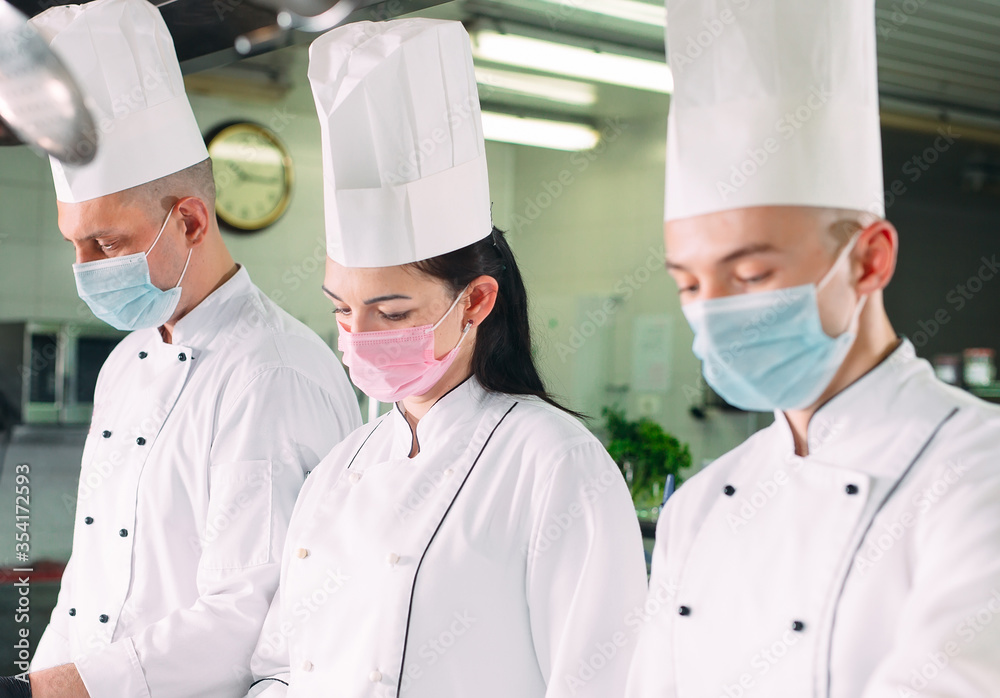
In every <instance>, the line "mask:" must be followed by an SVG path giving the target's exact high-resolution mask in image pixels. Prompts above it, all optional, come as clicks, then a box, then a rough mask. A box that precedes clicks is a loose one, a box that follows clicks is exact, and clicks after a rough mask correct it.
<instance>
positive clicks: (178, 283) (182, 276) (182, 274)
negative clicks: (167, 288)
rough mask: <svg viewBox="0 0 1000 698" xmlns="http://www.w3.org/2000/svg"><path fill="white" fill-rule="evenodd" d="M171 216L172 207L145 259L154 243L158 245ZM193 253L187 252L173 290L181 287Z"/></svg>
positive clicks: (154, 245)
mask: <svg viewBox="0 0 1000 698" xmlns="http://www.w3.org/2000/svg"><path fill="white" fill-rule="evenodd" d="M172 215H174V207H173V206H171V207H170V210H169V211H167V217H166V218H164V219H163V225H161V226H160V232H158V233H157V234H156V239H155V240H153V244H152V245H150V246H149V249H148V250H146V256H147V257H148V256H149V253H150V252H152V251H153V248H154V247H156V243H158V242H159V241H160V237H161V236H162V235H163V231H164V230H166V229H167V223H169V222H170V216H172ZM193 252H194V250H188V258H187V261H186V262H184V269H182V270H181V276H180V278H179V279H177V283H176V284H174V288H177V287H178V286H180V285H181V281H183V280H184V275H185V274H187V270H188V265H189V264H191V254H192V253H193Z"/></svg>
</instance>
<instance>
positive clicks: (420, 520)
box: [250, 377, 646, 698]
mask: <svg viewBox="0 0 1000 698" xmlns="http://www.w3.org/2000/svg"><path fill="white" fill-rule="evenodd" d="M416 436H417V441H418V444H419V447H420V450H419V453H418V454H417V455H416V456H415V457H413V458H412V459H411V458H409V453H410V450H411V446H412V441H411V439H412V432H411V429H410V426H409V424H408V423H407V420H406V417H405V416H404V414H403V412H402V411H401V407H400V405H399V404H398V403H397V406H396V407H395V408H394V409H393V410H392V411H390V412H388V413H386V414H385V415H383V416H382V417H381V418H379V419H378V420H377V421H375V422H374V423H372V424H370V425H366V426H365V427H363V428H362V429H360V430H359V431H357V432H356V433H355V434H353V435H351V436H350V437H349V438H348V439H346V440H345V441H344V442H343V443H342V444H340V445H339V446H338V447H337V448H335V449H334V450H333V452H332V453H331V454H330V455H329V456H328V457H327V458H326V459H325V460H324V461H323V463H322V464H321V465H320V466H319V468H317V469H316V470H315V471H314V472H313V473H312V474H311V475H310V476H309V478H308V479H307V481H306V484H305V486H304V487H303V491H302V494H301V495H300V497H299V501H298V502H297V504H296V508H295V512H294V513H293V515H292V522H291V524H290V526H289V532H288V539H287V542H286V544H285V545H286V550H285V556H284V559H283V561H282V571H281V572H282V574H281V585H280V587H279V590H278V593H277V594H276V595H275V600H274V603H273V604H272V606H271V610H270V613H269V614H268V618H267V621H266V622H265V627H264V632H263V633H262V635H261V639H260V642H259V643H258V646H257V650H256V651H255V653H254V660H253V671H254V676H255V678H257V679H261V678H264V677H272V679H271V680H267V679H265V680H263V681H261V682H260V683H257V684H256V685H255V686H254V687H253V689H252V690H251V692H250V695H263V696H266V697H267V698H276V697H277V696H288V697H289V698H292V697H293V696H294V697H298V698H302V697H305V696H309V697H312V696H329V695H338V696H372V697H373V698H388V697H390V696H393V697H394V696H402V697H405V698H432V697H433V698H441V697H443V696H476V697H477V698H512V697H514V696H516V697H517V698H536V697H537V698H541V697H543V696H544V697H545V698H556V697H559V698H562V697H569V696H582V697H587V698H589V697H594V698H597V697H598V696H599V697H600V698H608V697H609V696H620V695H621V694H622V692H623V690H624V686H625V678H626V674H627V671H628V663H629V659H630V657H631V654H632V651H633V649H634V645H635V636H634V634H630V633H629V628H628V626H627V624H626V621H627V616H628V615H629V614H630V613H634V612H636V611H638V610H639V609H640V608H641V605H642V603H643V600H644V598H645V592H646V568H645V559H644V555H643V550H642V540H641V533H640V531H639V526H638V521H637V519H636V515H635V509H634V506H633V504H632V501H631V498H630V497H629V493H628V489H627V487H626V486H625V483H624V480H623V479H622V477H621V474H620V472H619V471H618V469H617V467H616V466H615V464H614V462H613V461H612V460H611V458H610V457H609V456H608V454H607V452H606V451H605V449H604V448H603V446H602V445H601V443H600V442H599V441H598V440H597V439H596V438H595V437H594V436H593V435H591V434H590V433H589V432H588V431H587V430H586V429H585V428H584V426H583V425H582V424H581V423H580V422H578V421H577V420H576V419H574V418H573V417H571V416H569V415H568V414H566V413H564V412H562V411H561V410H559V409H557V408H555V407H552V406H551V405H548V404H546V403H544V402H543V401H541V400H539V399H537V398H534V397H522V396H516V397H515V396H510V395H505V394H498V393H492V392H488V391H486V390H485V389H484V388H483V387H482V385H481V384H480V383H479V382H478V381H477V380H476V379H475V378H474V377H473V378H469V379H467V380H466V381H465V382H463V383H461V384H460V385H459V386H457V387H456V388H455V389H453V390H452V391H451V392H449V393H447V394H446V395H444V396H443V397H442V398H440V399H439V400H438V401H437V402H436V403H435V404H434V405H433V406H432V407H431V409H430V410H429V411H428V412H427V414H426V415H425V416H424V417H423V418H422V419H420V421H419V422H418V423H417V427H416ZM274 679H277V680H274ZM286 683H287V685H286Z"/></svg>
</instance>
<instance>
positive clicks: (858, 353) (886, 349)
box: [785, 298, 900, 456]
mask: <svg viewBox="0 0 1000 698" xmlns="http://www.w3.org/2000/svg"><path fill="white" fill-rule="evenodd" d="M899 342H900V340H899V338H898V337H897V336H896V332H895V330H893V329H892V325H891V324H890V323H889V318H888V316H887V315H886V314H885V309H884V307H883V306H882V303H881V298H879V299H875V298H870V299H869V301H868V305H867V306H866V307H865V309H864V311H863V312H862V313H861V317H860V318H859V322H858V337H857V339H856V340H855V341H854V345H853V346H852V347H851V350H850V351H849V352H848V354H847V357H846V358H845V359H844V363H843V364H841V366H840V369H839V370H838V371H837V373H836V374H835V375H834V377H833V380H832V381H830V385H828V386H827V388H826V390H824V391H823V394H822V395H820V397H819V399H818V400H817V401H816V402H815V403H813V404H812V405H810V406H809V407H807V408H805V409H802V410H788V411H786V412H785V418H786V419H787V420H788V426H789V427H790V428H791V430H792V437H793V438H794V440H795V453H796V454H797V455H799V456H807V455H809V422H810V420H811V419H812V417H813V415H814V414H816V412H817V411H818V410H819V409H820V408H821V407H822V406H823V405H825V404H826V403H827V402H829V401H830V400H832V399H833V398H834V397H836V396H837V395H838V394H840V393H841V392H843V391H844V390H846V389H847V388H849V387H850V386H851V385H852V384H853V383H854V382H855V381H857V380H858V379H859V378H861V377H862V376H864V375H865V374H866V373H868V372H869V371H871V370H872V369H873V368H875V367H876V366H878V365H879V364H880V363H882V361H884V360H885V358H886V357H887V356H889V354H891V353H892V352H893V351H895V350H896V348H897V347H898V346H899Z"/></svg>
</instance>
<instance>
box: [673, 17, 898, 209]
mask: <svg viewBox="0 0 1000 698" xmlns="http://www.w3.org/2000/svg"><path fill="white" fill-rule="evenodd" d="M667 7H668V17H669V21H668V22H667V52H668V60H669V63H670V66H671V68H672V70H673V73H674V94H673V97H672V102H671V105H670V114H669V117H668V125H667V187H666V216H665V218H666V220H673V219H678V218H687V217H690V216H697V215H701V214H705V213H712V212H716V211H723V210H728V209H735V208H743V207H751V206H768V205H791V206H819V207H827V208H845V209H854V210H862V211H869V212H872V213H875V214H877V215H879V216H883V215H884V214H885V204H884V192H883V188H882V145H881V136H880V132H879V112H878V86H877V73H876V61H875V8H874V0H843V1H841V0H837V1H835V2H814V1H809V2H803V1H802V0H718V1H717V2H704V1H703V0H668V2H667Z"/></svg>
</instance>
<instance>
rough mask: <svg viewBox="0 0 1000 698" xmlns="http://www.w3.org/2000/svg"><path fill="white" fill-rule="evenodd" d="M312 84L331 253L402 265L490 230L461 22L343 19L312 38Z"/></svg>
mask: <svg viewBox="0 0 1000 698" xmlns="http://www.w3.org/2000/svg"><path fill="white" fill-rule="evenodd" d="M309 82H310V83H311V84H312V90H313V96H314V97H315V99H316V110H317V112H319V122H320V132H321V134H322V150H323V179H324V203H325V209H326V245H327V254H328V255H329V256H330V258H331V259H333V260H334V261H336V262H338V263H340V264H343V265H344V266H348V267H387V266H395V265H399V264H408V263H411V262H416V261H419V260H423V259H428V258H430V257H435V256H437V255H441V254H445V253H447V252H452V251H454V250H457V249H459V248H461V247H465V246H466V245H470V244H472V243H474V242H476V241H478V240H481V239H483V238H484V237H486V236H487V235H489V234H490V232H491V230H492V224H491V219H490V194H489V180H488V178H487V171H486V147H485V144H484V142H483V126H482V117H481V115H480V109H479V96H478V93H477V91H476V77H475V73H474V71H473V66H472V49H471V43H470V40H469V35H468V34H467V33H466V31H465V28H464V27H463V26H462V24H461V23H460V22H452V21H442V20H434V19H402V20H392V21H388V22H357V23H354V24H348V25H345V26H342V27H338V28H336V29H333V30H331V31H329V32H327V33H326V34H324V35H323V36H320V37H319V38H318V39H316V40H315V41H314V42H313V43H312V46H310V47H309Z"/></svg>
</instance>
